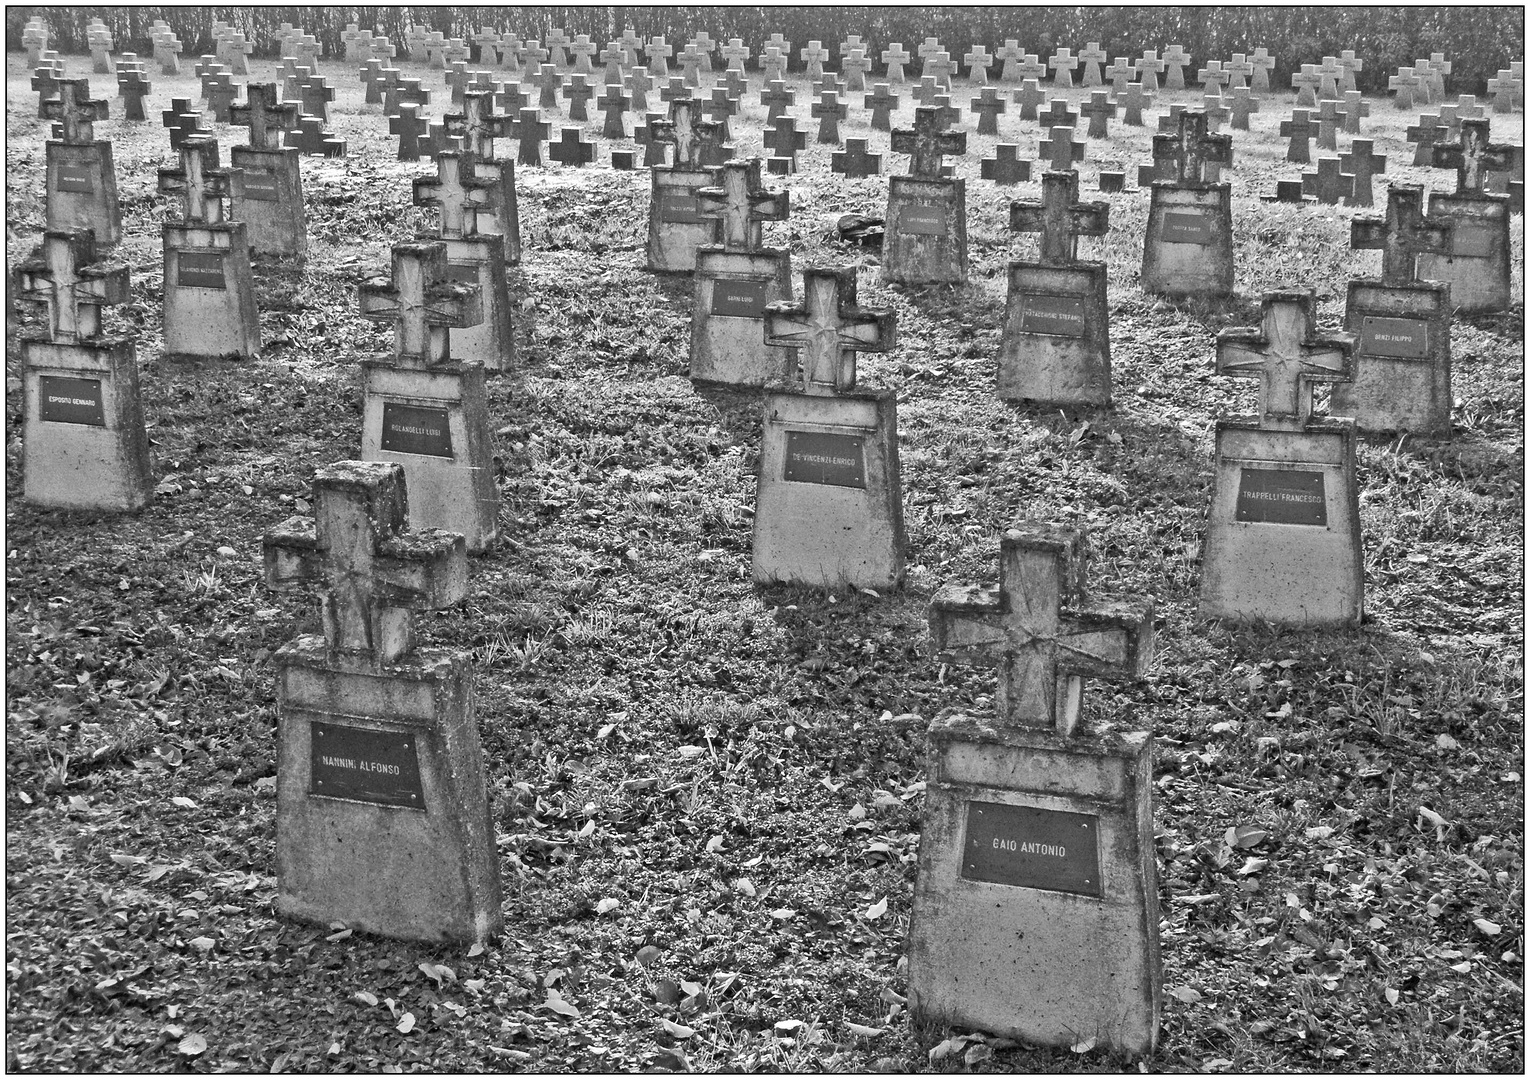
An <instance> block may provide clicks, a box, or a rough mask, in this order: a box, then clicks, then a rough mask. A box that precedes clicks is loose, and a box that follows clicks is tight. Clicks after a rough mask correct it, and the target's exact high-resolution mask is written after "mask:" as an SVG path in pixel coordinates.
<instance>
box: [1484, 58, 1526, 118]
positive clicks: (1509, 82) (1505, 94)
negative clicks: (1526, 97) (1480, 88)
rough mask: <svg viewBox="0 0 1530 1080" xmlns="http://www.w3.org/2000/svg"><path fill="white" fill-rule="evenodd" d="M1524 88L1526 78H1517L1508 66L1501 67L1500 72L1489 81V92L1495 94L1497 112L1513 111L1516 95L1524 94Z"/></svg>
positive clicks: (1494, 102) (1494, 104)
mask: <svg viewBox="0 0 1530 1080" xmlns="http://www.w3.org/2000/svg"><path fill="white" fill-rule="evenodd" d="M1524 90H1525V84H1524V80H1522V79H1516V78H1515V77H1514V73H1513V72H1511V71H1510V70H1509V69H1508V68H1499V69H1498V73H1497V74H1496V75H1494V76H1493V77H1492V78H1491V79H1489V80H1488V81H1487V92H1488V93H1489V94H1492V95H1493V111H1494V112H1495V113H1506V112H1513V111H1514V98H1515V95H1516V94H1523V93H1524Z"/></svg>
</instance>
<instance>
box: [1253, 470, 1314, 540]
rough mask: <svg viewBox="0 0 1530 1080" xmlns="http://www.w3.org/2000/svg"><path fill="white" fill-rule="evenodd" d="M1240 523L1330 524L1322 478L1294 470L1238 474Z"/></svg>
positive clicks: (1254, 471) (1257, 471)
mask: <svg viewBox="0 0 1530 1080" xmlns="http://www.w3.org/2000/svg"><path fill="white" fill-rule="evenodd" d="M1239 474H1240V475H1239V479H1238V509H1237V512H1236V515H1235V517H1236V519H1237V520H1238V521H1263V522H1268V523H1270V524H1273V525H1321V526H1326V525H1327V524H1328V500H1327V499H1326V498H1325V496H1324V493H1323V474H1322V473H1320V472H1298V471H1296V470H1295V469H1250V468H1243V469H1240V470H1239Z"/></svg>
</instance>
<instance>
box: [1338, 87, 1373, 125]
mask: <svg viewBox="0 0 1530 1080" xmlns="http://www.w3.org/2000/svg"><path fill="white" fill-rule="evenodd" d="M1341 111H1342V114H1343V116H1344V132H1345V134H1347V135H1358V134H1360V121H1361V120H1362V119H1364V118H1365V117H1367V116H1370V115H1371V103H1370V102H1368V101H1366V100H1365V98H1364V96H1363V95H1361V93H1360V91H1358V90H1346V91H1344V108H1343V109H1342V110H1341Z"/></svg>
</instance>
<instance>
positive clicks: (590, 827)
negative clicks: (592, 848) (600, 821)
mask: <svg viewBox="0 0 1530 1080" xmlns="http://www.w3.org/2000/svg"><path fill="white" fill-rule="evenodd" d="M575 835H576V836H579V837H588V836H593V835H595V819H594V818H590V820H589V821H586V822H585V823H584V825H583V826H582V827H581V828H580V830H579V831H578V832H577V833H575Z"/></svg>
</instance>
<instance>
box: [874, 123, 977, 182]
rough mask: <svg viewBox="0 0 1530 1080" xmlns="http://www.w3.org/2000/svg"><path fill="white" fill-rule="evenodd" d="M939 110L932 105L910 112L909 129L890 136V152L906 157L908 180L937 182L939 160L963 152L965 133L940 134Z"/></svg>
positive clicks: (948, 132) (901, 129)
mask: <svg viewBox="0 0 1530 1080" xmlns="http://www.w3.org/2000/svg"><path fill="white" fill-rule="evenodd" d="M943 126H944V125H943V124H942V123H941V110H940V109H939V108H937V107H935V106H933V105H922V106H920V107H919V108H917V109H915V110H914V126H913V128H912V129H909V128H900V129H898V130H897V131H894V132H893V133H892V151H893V153H895V154H908V155H909V170H908V174H909V175H910V176H916V177H920V178H922V179H930V180H937V179H939V178H940V175H941V172H940V164H941V158H942V157H943V156H945V155H946V154H964V153H966V152H967V133H966V132H965V131H942V130H941V128H942V127H943Z"/></svg>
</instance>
